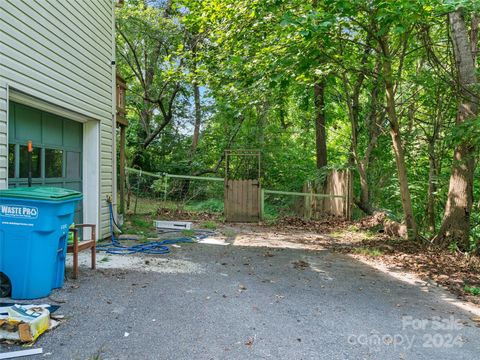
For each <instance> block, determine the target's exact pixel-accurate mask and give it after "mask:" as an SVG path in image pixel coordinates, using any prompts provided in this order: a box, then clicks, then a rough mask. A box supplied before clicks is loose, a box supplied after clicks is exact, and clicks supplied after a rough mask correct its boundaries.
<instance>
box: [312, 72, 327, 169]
mask: <svg viewBox="0 0 480 360" xmlns="http://www.w3.org/2000/svg"><path fill="white" fill-rule="evenodd" d="M314 94H315V140H316V149H317V152H316V154H317V169H321V168H323V167H324V166H326V165H327V136H326V132H325V109H324V108H325V79H324V78H322V79H320V80H318V81H317V82H316V83H315V85H314Z"/></svg>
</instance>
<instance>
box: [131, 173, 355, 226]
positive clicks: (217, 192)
mask: <svg viewBox="0 0 480 360" xmlns="http://www.w3.org/2000/svg"><path fill="white" fill-rule="evenodd" d="M125 170H126V172H127V174H134V175H135V177H136V179H137V186H135V185H133V186H131V187H130V189H131V190H132V189H133V190H134V191H135V190H136V191H137V193H136V194H134V195H135V198H136V199H137V198H142V196H143V197H145V195H147V196H146V198H149V199H151V200H155V197H152V196H151V193H150V194H148V189H147V188H145V189H144V190H143V192H142V191H139V190H140V186H139V184H140V183H142V184H145V183H146V184H149V186H151V187H152V189H153V188H155V190H154V191H155V193H156V194H157V195H156V196H157V197H156V200H158V201H163V202H164V203H165V204H166V203H167V201H169V202H171V201H172V197H173V199H174V200H173V202H174V203H175V204H177V206H179V205H180V206H182V205H184V204H186V203H187V202H188V203H191V201H193V202H195V201H199V200H202V201H205V200H206V199H209V198H210V199H216V201H217V202H219V201H223V200H224V196H223V195H224V191H225V189H224V186H223V185H220V183H224V182H225V179H224V178H220V177H207V176H193V175H177V174H169V173H161V172H159V173H153V172H148V171H143V170H141V169H134V168H129V167H126V168H125ZM145 177H150V178H151V179H152V181H149V180H147V181H146V182H145V180H141V179H142V178H145ZM153 179H157V180H154V181H153ZM133 181H135V180H133ZM196 181H199V183H196ZM204 181H207V182H211V183H212V184H211V185H200V184H201V183H202V182H204ZM155 183H156V186H152V185H151V184H155ZM185 183H189V184H190V185H188V184H187V186H186V188H187V189H188V188H190V189H193V190H190V192H189V191H188V190H187V192H188V194H186V193H183V192H182V191H183V187H184V185H185ZM215 183H216V184H218V185H215ZM194 184H197V185H194ZM192 187H193V188H192ZM207 189H208V190H207ZM179 193H181V194H182V196H183V198H182V196H180V198H179V197H178V194H179ZM187 195H188V196H187ZM259 195H260V198H259V206H260V217H261V218H262V219H263V218H265V215H266V213H265V210H266V208H265V206H266V204H267V214H270V213H269V210H271V209H272V207H273V208H276V209H277V210H278V212H277V211H275V213H278V214H282V213H283V214H285V211H287V213H290V212H293V213H294V214H297V215H299V216H303V217H309V216H308V215H306V214H307V213H308V211H306V210H305V209H307V208H310V207H311V204H312V202H313V199H318V201H321V200H322V199H330V200H331V201H334V200H335V199H342V200H345V201H348V200H349V199H348V196H345V195H334V194H332V195H331V194H318V193H315V192H313V191H311V192H296V191H280V190H270V189H263V188H261V187H260V194H259ZM269 195H270V197H269ZM295 197H302V198H303V199H304V200H302V201H300V202H299V200H294V198H295ZM266 198H268V199H267V200H266ZM282 198H283V199H284V200H282ZM289 198H291V199H292V200H287V199H289ZM175 201H176V202H175ZM325 201H327V200H325ZM293 208H295V209H293ZM300 208H302V209H301V210H300ZM223 210H224V211H225V208H224V207H223ZM269 216H270V215H269Z"/></svg>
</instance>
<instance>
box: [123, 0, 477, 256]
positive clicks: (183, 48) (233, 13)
mask: <svg viewBox="0 0 480 360" xmlns="http://www.w3.org/2000/svg"><path fill="white" fill-rule="evenodd" d="M143 4H144V3H143V2H141V1H134V0H130V1H127V2H126V5H125V6H124V7H123V8H122V9H120V10H118V11H117V12H118V13H117V27H118V28H119V30H121V31H119V32H118V35H117V53H118V56H117V57H118V58H119V66H118V68H119V70H120V72H121V74H122V75H123V76H124V77H125V78H126V79H127V81H128V83H129V92H128V98H127V103H128V107H129V109H130V112H129V114H130V115H129V120H130V126H129V129H128V134H127V143H128V149H127V155H128V158H129V159H130V160H132V159H133V158H135V156H136V154H137V153H138V151H139V148H141V146H142V145H141V143H142V141H143V140H145V138H146V137H147V136H148V132H149V131H152V130H155V129H156V128H157V126H159V125H160V124H162V121H163V120H164V118H165V116H164V114H163V113H162V111H161V109H160V104H162V105H163V106H164V107H165V106H166V105H167V100H168V99H169V98H170V96H171V95H172V94H173V92H174V90H175V89H176V86H177V85H178V86H179V89H180V90H179V94H178V96H177V97H175V99H174V102H173V103H174V106H173V110H172V111H173V113H174V116H173V120H172V121H171V122H169V123H168V124H167V125H166V126H165V127H164V128H163V129H162V131H161V132H160V133H159V136H158V137H157V138H155V140H154V141H153V142H152V143H151V144H150V145H149V147H148V149H147V150H145V151H144V152H143V153H142V154H141V155H142V162H141V163H142V164H141V165H142V167H143V169H144V170H151V171H153V172H167V173H172V174H202V175H205V174H215V175H214V176H219V177H222V176H223V175H224V163H223V161H222V156H223V153H224V151H225V149H228V148H231V149H259V150H260V151H261V154H262V179H261V181H262V185H263V186H264V187H265V188H273V189H278V190H287V191H289V190H290V191H301V190H302V188H303V185H304V183H305V181H307V180H308V181H319V180H321V179H322V176H324V172H321V171H318V170H317V169H316V141H315V140H316V139H315V116H316V107H315V101H314V93H313V85H314V84H315V82H316V81H318V80H319V79H324V80H325V84H326V91H325V107H324V109H323V111H324V113H325V117H326V133H327V152H328V162H329V168H338V167H349V168H351V169H354V171H355V175H356V176H355V179H354V196H355V199H356V200H357V202H358V200H359V199H360V194H361V189H362V188H361V183H360V177H359V174H360V168H361V167H360V165H361V164H363V165H364V168H365V172H366V174H367V175H366V177H367V184H368V187H369V202H370V205H371V207H372V208H373V209H378V210H383V211H386V212H387V213H388V214H389V217H390V218H392V219H396V220H397V221H402V220H403V217H404V212H403V208H402V199H401V196H400V191H399V183H398V175H397V165H396V162H395V156H394V152H393V149H392V141H391V137H390V134H389V132H390V131H391V124H390V120H391V119H389V118H388V116H387V115H386V112H385V105H386V96H385V84H386V82H387V81H392V82H393V83H394V88H395V105H396V112H397V116H398V123H399V132H400V137H401V141H402V145H403V147H404V149H403V150H404V153H405V162H406V167H407V173H408V174H407V175H408V185H409V190H410V193H411V197H412V203H413V211H414V216H415V218H416V220H417V223H418V225H419V228H420V233H421V234H422V235H424V236H427V237H430V236H433V235H435V231H434V230H433V229H431V228H432V224H431V223H430V222H431V221H430V218H429V217H428V216H426V215H427V213H428V211H429V209H428V203H429V199H433V202H434V214H433V225H434V228H435V230H438V228H439V226H440V224H441V221H442V218H443V210H444V208H445V202H446V198H447V193H448V187H449V178H450V173H451V167H452V154H453V150H454V148H455V146H456V145H458V144H459V143H460V142H462V141H465V140H468V142H469V143H470V144H471V145H472V146H477V147H478V146H480V132H479V131H480V130H479V129H480V119H479V117H476V118H474V117H472V118H471V119H469V120H468V122H466V123H465V124H463V125H455V119H456V113H457V107H458V101H459V93H458V89H457V88H456V78H455V75H456V65H455V60H454V57H453V51H452V48H451V41H450V34H449V29H448V24H447V22H446V21H445V18H446V17H445V16H444V15H445V14H446V13H448V12H449V11H453V10H455V9H457V8H459V7H463V9H464V16H465V17H466V19H467V20H471V17H472V14H473V11H474V10H475V9H477V8H478V7H479V5H478V4H479V2H478V1H472V0H443V1H434V0H420V1H387V0H374V1H369V2H365V1H363V2H362V1H342V0H319V1H300V0H205V1H197V0H176V1H174V5H175V6H174V7H173V8H172V9H171V11H170V12H169V14H168V16H165V8H164V7H165V3H164V2H151V3H150V2H149V3H148V4H149V5H148V6H146V7H145V6H144V5H143ZM122 33H123V34H124V35H125V36H123V35H122ZM126 39H130V40H131V45H133V46H130V45H129V44H128V43H127V41H126ZM192 39H193V42H192ZM159 44H161V45H162V46H163V47H161V51H160V53H159V55H158V57H156V56H154V55H155V54H156V49H157V47H156V45H159ZM385 47H386V48H385ZM386 50H388V51H386ZM134 54H146V60H144V59H143V58H139V59H140V60H141V61H142V63H141V64H140V65H141V66H140V68H141V69H140V70H142V71H144V72H145V71H146V70H147V69H149V68H153V69H154V71H153V77H152V81H151V84H150V86H149V87H148V89H147V90H148V91H146V92H145V91H144V90H145V89H144V86H143V85H144V84H142V76H141V74H142V71H138V69H136V64H135V57H134ZM386 60H389V62H390V65H391V66H392V73H391V74H386V72H385V67H384V65H385V62H386ZM387 75H388V76H387ZM193 81H195V82H196V83H198V84H201V98H202V99H201V100H202V101H201V102H202V109H201V110H202V126H201V136H200V141H199V144H198V147H197V149H196V151H195V153H194V154H192V153H191V150H190V149H191V143H192V124H193V120H194V119H193V118H194V117H193V110H192V108H193V99H192V95H191V94H192V89H191V84H192V82H193ZM469 90H470V91H472V92H474V93H478V91H479V89H478V87H476V86H472V87H471V88H470V89H469ZM355 96H356V99H355ZM145 97H147V98H150V99H155V98H156V99H158V98H159V97H160V98H161V101H160V102H159V103H155V102H151V101H145ZM142 112H143V113H145V112H146V113H148V114H149V117H147V118H148V124H145V121H144V118H142V116H143V115H142ZM355 114H356V115H355ZM354 115H355V116H356V119H352V118H353V116H354ZM477 160H478V159H477ZM324 170H325V169H324ZM479 179H480V174H479V172H478V170H477V171H476V175H475V180H474V186H473V189H474V190H473V191H474V205H473V209H472V213H471V219H472V231H471V243H472V249H475V248H476V246H477V243H478V240H479V238H480V226H479V224H480V203H479V199H480V190H479V189H480V183H479V181H480V180H479ZM142 181H143V180H142ZM137 183H140V185H141V186H140V187H139V190H141V194H142V195H143V196H145V197H146V196H152V197H157V198H160V199H162V196H163V191H164V183H163V180H157V181H153V180H151V179H150V180H145V181H143V182H135V179H132V181H131V182H130V184H131V186H133V187H134V186H136V185H135V184H137ZM429 183H430V184H431V185H433V186H431V192H430V193H429ZM220 186H221V184H220ZM169 188H170V189H173V190H171V191H170V192H169V193H168V194H167V200H168V201H176V202H177V203H180V202H181V203H182V205H186V206H187V207H188V208H190V209H193V210H195V211H208V212H216V213H220V212H223V202H222V197H221V196H218V194H219V193H220V191H219V190H218V188H214V187H211V186H210V185H207V184H206V185H201V186H197V185H192V184H187V183H186V182H183V183H182V182H176V183H170V185H169ZM295 205H296V204H295V200H294V199H286V198H282V197H269V198H268V199H267V203H266V207H265V215H266V218H267V219H275V218H277V217H278V216H282V215H288V214H289V211H291V209H293V208H294V207H295ZM354 213H355V216H357V217H360V216H361V215H362V213H361V212H360V210H359V209H354Z"/></svg>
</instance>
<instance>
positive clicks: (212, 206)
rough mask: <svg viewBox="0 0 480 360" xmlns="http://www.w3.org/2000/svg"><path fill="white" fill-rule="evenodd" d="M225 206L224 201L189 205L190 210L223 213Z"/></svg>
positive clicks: (208, 201) (210, 200)
mask: <svg viewBox="0 0 480 360" xmlns="http://www.w3.org/2000/svg"><path fill="white" fill-rule="evenodd" d="M223 206H224V204H223V200H219V199H207V200H204V201H198V202H195V203H193V204H191V205H188V208H189V209H191V210H193V211H198V212H208V213H223Z"/></svg>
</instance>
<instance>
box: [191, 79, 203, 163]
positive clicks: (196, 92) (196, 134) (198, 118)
mask: <svg viewBox="0 0 480 360" xmlns="http://www.w3.org/2000/svg"><path fill="white" fill-rule="evenodd" d="M193 98H194V101H195V126H194V129H193V138H192V148H191V151H190V154H191V157H193V155H195V152H196V151H197V147H198V139H199V138H200V125H201V123H202V107H201V103H200V88H199V86H198V84H197V82H194V83H193Z"/></svg>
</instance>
